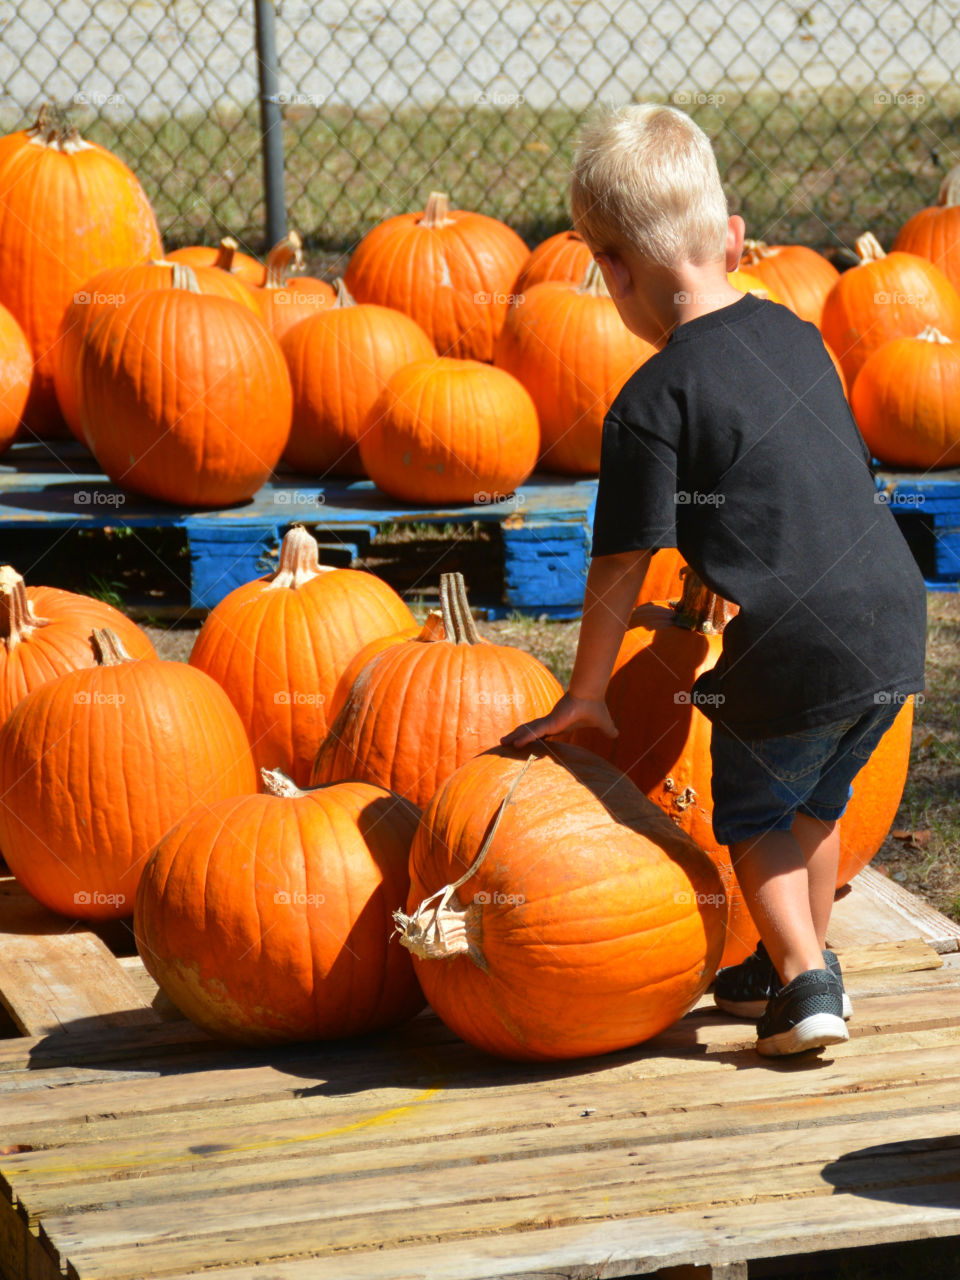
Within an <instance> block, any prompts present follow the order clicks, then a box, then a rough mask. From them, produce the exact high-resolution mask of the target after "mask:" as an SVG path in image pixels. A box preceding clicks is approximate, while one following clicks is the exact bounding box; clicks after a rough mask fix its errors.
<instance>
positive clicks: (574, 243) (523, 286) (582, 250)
mask: <svg viewBox="0 0 960 1280" xmlns="http://www.w3.org/2000/svg"><path fill="white" fill-rule="evenodd" d="M592 261H593V254H592V253H591V252H590V250H589V249H588V247H587V246H586V245H585V244H584V242H583V240H581V238H580V236H579V235H578V234H577V232H576V231H558V232H557V234H556V235H555V236H550V237H549V238H548V239H546V240H542V241H541V242H540V244H538V245H537V247H536V248H535V249H534V250H533V251H532V252H531V254H530V256H529V257H528V258H527V260H526V262H525V263H524V264H523V267H522V268H521V270H520V274H519V275H518V276H517V279H516V283H515V284H514V286H513V292H514V294H517V295H519V294H522V293H525V292H526V291H527V289H531V288H532V287H533V286H534V285H535V284H542V283H543V282H544V280H569V281H571V282H572V283H573V284H579V283H580V281H581V280H582V279H583V277H584V275H585V274H586V272H587V268H588V267H589V266H590V263H591V262H592Z"/></svg>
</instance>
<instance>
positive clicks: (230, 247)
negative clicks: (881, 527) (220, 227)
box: [213, 236, 240, 271]
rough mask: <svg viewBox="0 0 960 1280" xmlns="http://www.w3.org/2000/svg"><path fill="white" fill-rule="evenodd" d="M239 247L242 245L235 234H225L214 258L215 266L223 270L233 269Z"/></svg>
mask: <svg viewBox="0 0 960 1280" xmlns="http://www.w3.org/2000/svg"><path fill="white" fill-rule="evenodd" d="M239 248H240V246H239V245H238V244H237V242H236V240H234V238H233V236H224V237H223V239H222V240H221V241H220V245H219V247H218V249H217V256H216V257H215V258H214V260H213V266H215V267H219V268H220V270H221V271H232V270H233V260H234V258H235V257H236V255H237V251H238V250H239Z"/></svg>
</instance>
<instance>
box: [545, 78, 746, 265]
mask: <svg viewBox="0 0 960 1280" xmlns="http://www.w3.org/2000/svg"><path fill="white" fill-rule="evenodd" d="M570 204H571V207H572V211H573V223H574V226H575V227H576V229H577V231H578V232H579V233H580V235H581V236H582V237H583V239H584V240H585V241H586V243H587V244H588V245H589V246H590V248H591V249H592V250H593V252H594V253H602V252H604V251H616V250H617V249H618V248H631V249H634V250H636V251H637V252H639V253H642V254H643V255H644V256H646V257H648V258H652V259H653V260H654V261H655V262H659V263H661V264H662V265H663V266H667V267H675V266H678V265H679V264H680V263H681V262H693V263H703V262H710V261H713V260H715V259H717V258H722V257H723V253H724V249H725V246H726V238H727V222H728V218H729V213H728V210H727V199H726V196H725V195H724V193H723V187H722V185H721V182H720V174H719V171H718V169H717V161H716V157H715V156H714V154H713V148H712V147H711V145H710V139H709V138H708V137H707V135H706V134H705V133H704V132H703V130H702V129H701V128H700V127H699V125H697V124H694V122H693V121H692V120H691V119H690V117H689V116H688V115H685V114H684V113H683V112H682V111H677V110H676V109H675V108H674V107H665V106H661V105H660V104H659V103H655V102H646V103H641V104H639V105H631V106H625V107H620V108H619V109H618V110H615V111H609V110H608V111H607V112H605V114H604V115H603V116H601V117H600V119H599V120H596V121H594V122H593V123H592V124H589V125H587V126H586V128H585V129H584V130H583V133H582V134H581V136H580V145H579V148H578V150H577V156H576V159H575V161H574V167H573V178H572V181H571V186H570Z"/></svg>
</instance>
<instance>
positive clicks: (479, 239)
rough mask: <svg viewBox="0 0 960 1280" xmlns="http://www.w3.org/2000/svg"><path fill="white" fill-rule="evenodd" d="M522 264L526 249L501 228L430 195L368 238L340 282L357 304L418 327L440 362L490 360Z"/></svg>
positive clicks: (436, 194) (435, 194)
mask: <svg viewBox="0 0 960 1280" xmlns="http://www.w3.org/2000/svg"><path fill="white" fill-rule="evenodd" d="M526 257H527V246H526V245H525V244H524V243H523V241H522V240H521V239H520V237H519V236H518V235H517V234H516V232H515V231H511V230H510V228H509V227H508V226H506V225H505V224H504V223H502V222H498V221H497V219H496V218H488V217H487V216H486V215H485V214H482V213H469V212H468V211H466V210H464V209H457V210H454V209H451V208H450V205H449V201H448V199H447V197H446V196H445V195H444V194H443V193H442V192H439V191H434V192H432V194H431V196H430V199H429V200H428V201H427V207H426V208H425V209H424V211H423V213H402V214H399V215H398V216H397V217H394V218H388V219H387V220H386V222H381V223H380V225H379V226H376V227H374V228H373V230H372V231H370V232H368V233H367V234H366V235H365V236H364V237H363V239H362V240H361V241H360V243H359V244H358V245H357V247H356V249H355V250H354V253H353V257H352V258H351V259H350V263H349V265H348V267H347V271H346V275H345V276H344V280H345V282H346V285H347V288H348V289H349V290H350V292H351V293H352V294H353V296H354V297H355V298H356V299H357V301H358V302H376V303H379V304H380V305H381V306H384V307H394V308H396V310H397V311H403V312H405V313H406V314H407V315H408V316H410V317H412V319H414V320H416V322H417V323H418V324H419V325H420V327H421V328H422V329H423V330H425V332H426V333H427V335H428V336H429V338H430V340H431V341H432V342H433V345H434V346H435V347H436V349H437V351H439V353H440V354H441V355H444V356H460V357H462V358H464V359H472V360H492V359H493V344H494V342H495V341H496V339H497V335H498V334H499V332H500V330H501V329H502V328H503V322H504V318H505V317H506V314H507V307H508V306H509V302H510V296H511V291H512V289H513V282H514V281H515V280H516V278H517V273H518V271H519V270H520V268H521V267H522V266H523V264H524V262H525V261H526Z"/></svg>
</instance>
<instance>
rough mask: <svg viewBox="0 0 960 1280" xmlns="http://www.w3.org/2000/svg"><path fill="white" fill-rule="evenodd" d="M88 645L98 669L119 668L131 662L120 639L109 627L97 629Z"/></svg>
mask: <svg viewBox="0 0 960 1280" xmlns="http://www.w3.org/2000/svg"><path fill="white" fill-rule="evenodd" d="M90 643H91V645H92V646H93V656H94V658H95V659H96V662H97V666H98V667H119V666H121V664H122V663H124V662H132V661H133V659H132V658H131V657H130V655H129V653H127V651H126V649H125V648H124V647H123V645H122V643H121V641H120V637H119V636H118V635H117V633H116V632H115V631H111V630H110V628H109V627H103V628H100V627H98V628H97V629H96V630H95V631H94V632H93V634H92V635H91V637H90Z"/></svg>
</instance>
